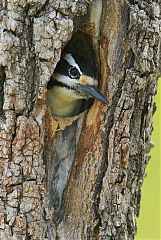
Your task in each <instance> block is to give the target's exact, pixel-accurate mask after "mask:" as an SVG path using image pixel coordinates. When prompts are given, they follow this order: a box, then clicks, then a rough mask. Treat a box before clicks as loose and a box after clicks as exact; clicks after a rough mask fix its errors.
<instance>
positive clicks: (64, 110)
mask: <svg viewBox="0 0 161 240" xmlns="http://www.w3.org/2000/svg"><path fill="white" fill-rule="evenodd" d="M47 101H48V105H49V107H50V109H51V113H52V115H53V116H58V117H69V116H73V115H76V114H78V113H79V112H80V109H81V107H82V101H81V99H79V97H78V96H77V95H76V94H74V92H73V90H69V89H66V88H62V87H59V86H55V87H53V88H51V89H48V93H47Z"/></svg>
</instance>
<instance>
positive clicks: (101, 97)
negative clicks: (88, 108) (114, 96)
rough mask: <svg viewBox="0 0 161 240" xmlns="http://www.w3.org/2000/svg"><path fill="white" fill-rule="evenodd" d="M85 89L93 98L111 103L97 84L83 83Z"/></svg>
mask: <svg viewBox="0 0 161 240" xmlns="http://www.w3.org/2000/svg"><path fill="white" fill-rule="evenodd" d="M82 88H83V91H84V92H85V93H87V94H89V95H90V96H92V97H93V98H95V99H97V100H98V101H100V102H102V103H104V104H109V101H108V100H107V98H106V97H105V96H104V95H103V94H102V93H101V92H100V91H99V90H98V88H96V87H95V86H92V85H88V84H84V85H82Z"/></svg>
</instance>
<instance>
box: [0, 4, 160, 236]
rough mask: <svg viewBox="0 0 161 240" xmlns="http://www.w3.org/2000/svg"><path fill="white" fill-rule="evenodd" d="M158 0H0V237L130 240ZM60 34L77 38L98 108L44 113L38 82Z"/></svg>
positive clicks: (45, 76) (143, 157) (156, 46)
mask: <svg viewBox="0 0 161 240" xmlns="http://www.w3.org/2000/svg"><path fill="white" fill-rule="evenodd" d="M160 4H161V3H160V1H159V0H158V1H153V0H149V1H142V0H136V1H133V2H132V1H131V2H129V1H123V0H122V1H120V0H117V1H112V0H104V1H99V0H96V1H87V0H86V1H83V0H78V1H77V0H69V1H65V0H63V1H59V0H53V1H50V0H46V1H45V0H37V1H36V0H8V1H6V0H2V1H1V2H0V239H2V240H10V239H13V240H27V239H30V240H32V239H41V240H45V239H48V240H56V239H59V240H77V239H78V240H81V239H82V240H83V239H86V240H91V239H94V240H96V239H102V240H112V239H113V240H121V239H122V240H125V239H127V240H132V239H134V237H135V234H136V220H135V218H136V215H138V213H139V208H140V197H141V187H142V183H143V180H144V173H145V167H146V165H147V163H148V153H149V150H150V147H151V141H150V135H151V132H152V116H153V112H154V96H155V94H156V79H157V77H158V75H159V58H160ZM86 35H88V36H86ZM72 36H73V38H74V40H71V38H72ZM68 41H70V42H69V45H68V46H69V47H71V46H70V45H72V44H73V45H77V44H78V45H79V41H80V45H81V46H78V48H77V49H78V51H80V52H81V51H84V53H85V54H87V55H88V57H89V59H91V61H93V62H94V63H96V65H97V67H98V69H99V72H100V85H101V90H102V92H103V93H104V94H105V96H106V97H108V98H109V99H110V102H111V106H110V108H109V110H108V112H107V107H106V106H104V105H103V104H101V103H99V102H97V101H95V102H94V104H93V105H92V107H91V109H90V110H89V111H86V112H85V113H81V114H80V116H76V117H73V118H68V119H65V120H64V119H53V118H52V117H51V114H50V110H49V109H48V107H47V104H46V91H47V83H48V81H49V80H50V77H51V75H52V74H53V71H54V68H55V66H56V64H57V62H58V61H59V59H60V55H61V52H62V49H63V48H64V47H65V45H66V44H67V43H68ZM82 45H83V47H82ZM91 46H92V50H91ZM79 47H80V50H79ZM88 51H89V53H88ZM93 52H94V53H93ZM92 56H93V57H92Z"/></svg>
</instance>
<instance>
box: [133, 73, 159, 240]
mask: <svg viewBox="0 0 161 240" xmlns="http://www.w3.org/2000/svg"><path fill="white" fill-rule="evenodd" d="M155 101H156V104H157V110H156V112H155V114H154V117H153V127H154V130H153V133H152V142H153V143H154V147H153V148H152V149H151V152H150V155H151V159H150V161H149V164H148V166H147V168H146V173H147V176H146V178H145V181H144V184H143V189H142V199H141V209H140V216H139V218H138V220H137V228H138V233H137V236H136V240H149V239H150V240H158V239H159V240H160V239H161V218H160V216H161V189H160V188H161V176H160V175H161V162H160V161H161V157H160V156H161V130H160V129H161V78H160V79H159V80H158V91H157V95H156V98H155Z"/></svg>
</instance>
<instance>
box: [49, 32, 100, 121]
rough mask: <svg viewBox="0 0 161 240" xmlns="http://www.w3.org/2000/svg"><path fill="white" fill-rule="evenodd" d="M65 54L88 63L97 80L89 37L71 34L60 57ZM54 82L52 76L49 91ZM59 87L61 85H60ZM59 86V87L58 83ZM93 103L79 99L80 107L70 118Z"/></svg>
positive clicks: (84, 34) (97, 73)
mask: <svg viewBox="0 0 161 240" xmlns="http://www.w3.org/2000/svg"><path fill="white" fill-rule="evenodd" d="M65 52H69V53H71V54H77V55H79V56H81V57H83V58H85V59H86V64H87V65H88V63H89V64H90V65H92V67H93V69H94V72H95V78H96V79H97V80H98V79H99V67H98V61H97V57H96V54H95V51H94V48H93V41H92V36H91V35H89V34H87V33H84V32H81V31H76V32H75V33H74V34H73V36H72V38H71V40H70V41H69V42H68V43H67V45H66V46H65V47H64V49H63V51H62V55H63V54H64V53H65ZM59 65H60V64H59V63H58V64H57V66H56V70H57V69H58V67H59ZM87 67H88V66H87ZM59 68H60V67H59ZM62 68H63V65H62ZM56 70H55V71H56ZM62 71H63V70H62ZM54 81H55V79H54V77H53V75H52V76H51V79H50V81H49V83H48V86H47V88H48V89H51V88H52V87H53V86H54V85H55V84H58V83H56V82H54ZM61 85H62V83H61ZM59 86H60V82H59ZM62 87H63V85H62ZM64 87H65V86H64ZM93 102H94V99H93V98H89V99H87V100H85V99H80V100H79V103H80V105H81V107H79V110H78V111H75V112H74V114H71V115H70V116H71V117H72V116H76V115H78V114H80V113H81V112H83V111H85V110H86V109H89V108H90V107H91V106H92V104H93Z"/></svg>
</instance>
